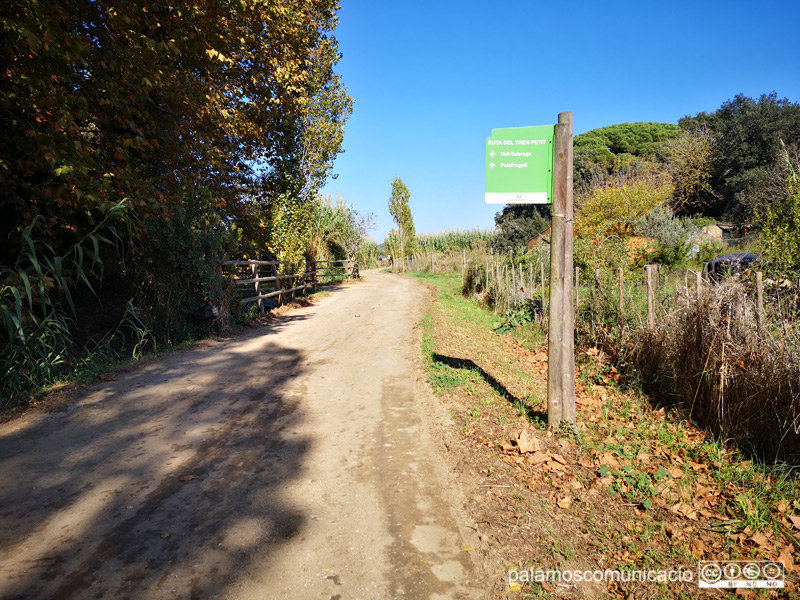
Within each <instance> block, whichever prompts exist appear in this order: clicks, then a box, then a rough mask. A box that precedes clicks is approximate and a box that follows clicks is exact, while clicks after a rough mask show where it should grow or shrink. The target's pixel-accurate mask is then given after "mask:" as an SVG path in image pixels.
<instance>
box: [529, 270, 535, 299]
mask: <svg viewBox="0 0 800 600" xmlns="http://www.w3.org/2000/svg"><path fill="white" fill-rule="evenodd" d="M534 297H535V295H534V293H533V263H528V298H530V299H531V300H533V298H534Z"/></svg>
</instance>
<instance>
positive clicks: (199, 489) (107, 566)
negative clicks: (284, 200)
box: [0, 315, 309, 598]
mask: <svg viewBox="0 0 800 600" xmlns="http://www.w3.org/2000/svg"><path fill="white" fill-rule="evenodd" d="M302 318H303V315H296V316H292V317H288V318H283V319H281V321H279V322H278V323H276V324H275V326H276V327H278V328H282V327H285V326H286V325H288V324H290V323H291V322H293V321H294V320H297V319H302ZM274 330H275V329H274V328H273V327H271V328H270V331H274ZM267 333H269V331H268V332H267ZM270 337H271V336H269V335H264V330H261V331H256V332H253V333H252V334H247V335H244V336H239V337H237V338H236V339H235V340H229V341H226V342H224V343H220V344H213V345H211V346H209V347H204V348H196V349H193V350H190V351H187V352H182V353H176V354H174V355H170V356H167V357H162V358H161V359H159V360H158V361H153V362H152V363H150V364H145V365H143V366H141V367H140V368H137V369H136V370H134V371H132V372H129V373H122V374H119V375H117V380H116V381H112V382H108V383H106V384H103V385H99V386H93V387H92V388H89V390H87V395H86V396H85V397H84V398H83V399H82V400H80V401H79V402H77V403H76V404H75V405H73V406H70V407H67V408H66V409H65V410H64V411H62V412H60V413H54V414H46V415H39V416H35V415H34V416H30V415H29V416H28V417H26V418H25V419H21V420H19V421H17V422H12V423H7V424H5V425H3V426H2V427H0V481H2V482H3V485H2V487H0V597H2V598H71V597H107V598H111V597H114V598H162V597H163V598H167V597H169V598H209V597H214V596H215V594H219V593H221V592H223V591H224V590H226V589H229V586H230V585H231V584H232V582H235V580H236V579H237V577H238V576H239V575H240V574H241V572H242V571H243V570H247V569H248V568H250V566H251V565H250V561H251V558H252V557H251V554H252V551H253V550H254V549H255V548H258V550H259V556H261V557H262V559H261V560H263V556H264V554H265V553H264V550H265V548H267V549H268V548H270V547H275V546H278V545H280V544H282V543H284V542H286V541H287V540H289V539H290V538H292V537H293V536H296V535H298V533H299V532H300V531H301V529H302V527H303V524H304V520H303V517H302V516H301V515H302V513H301V510H300V507H295V506H289V505H287V504H286V503H284V502H283V501H282V499H281V489H282V488H284V487H285V486H288V485H290V484H291V482H292V481H293V480H294V479H295V478H297V477H298V475H300V474H301V465H302V460H303V457H304V455H305V454H306V452H307V450H308V447H309V446H308V444H309V442H308V440H307V439H305V438H303V437H302V436H300V435H296V434H294V433H293V432H292V431H291V430H292V429H293V428H294V427H296V425H297V424H298V423H299V422H301V421H302V420H303V418H304V415H303V412H302V410H301V409H300V408H298V402H297V398H296V394H295V395H294V396H293V392H291V390H288V389H287V387H288V384H289V383H290V382H292V380H293V379H295V378H296V377H298V376H299V375H301V374H302V373H303V366H302V362H301V358H302V357H301V355H300V353H299V352H298V351H297V350H294V349H290V348H284V347H280V346H278V345H276V344H275V343H271V342H270V341H269V338H270ZM262 566H263V565H262Z"/></svg>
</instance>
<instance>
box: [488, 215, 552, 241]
mask: <svg viewBox="0 0 800 600" xmlns="http://www.w3.org/2000/svg"><path fill="white" fill-rule="evenodd" d="M494 223H495V226H496V227H497V235H496V236H495V239H494V248H496V249H497V250H500V251H502V252H515V251H523V252H524V251H526V250H527V244H528V240H529V239H530V238H532V237H533V236H535V235H538V234H540V233H541V232H542V231H544V230H545V229H547V228H548V227H549V226H550V206H548V205H537V204H510V205H508V206H506V207H505V208H503V210H502V211H500V212H499V213H496V214H495V216H494Z"/></svg>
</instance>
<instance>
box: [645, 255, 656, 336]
mask: <svg viewBox="0 0 800 600" xmlns="http://www.w3.org/2000/svg"><path fill="white" fill-rule="evenodd" d="M653 269H654V265H645V267H644V274H645V279H646V280H647V328H648V329H653V328H654V327H655V326H656V311H655V298H654V295H655V290H653Z"/></svg>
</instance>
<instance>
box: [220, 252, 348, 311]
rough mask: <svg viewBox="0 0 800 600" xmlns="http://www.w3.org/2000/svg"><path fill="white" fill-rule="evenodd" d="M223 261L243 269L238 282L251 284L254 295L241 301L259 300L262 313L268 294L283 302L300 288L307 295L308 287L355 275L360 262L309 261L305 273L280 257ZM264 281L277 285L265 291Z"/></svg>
mask: <svg viewBox="0 0 800 600" xmlns="http://www.w3.org/2000/svg"><path fill="white" fill-rule="evenodd" d="M222 264H223V265H225V266H229V267H240V268H241V271H243V273H242V272H240V274H242V275H244V276H243V277H237V278H235V279H234V283H235V285H237V286H249V285H252V286H253V292H254V294H255V295H253V296H248V297H246V298H242V299H241V300H239V302H240V303H241V304H249V303H250V302H257V303H258V311H259V313H260V314H262V315H263V314H264V300H266V299H268V298H275V297H277V299H278V304H279V305H282V304H283V298H284V294H291V295H292V298H294V297H295V293H296V292H298V291H301V290H302V292H303V294H304V295H305V294H306V290H307V289H308V288H313V289H314V291H316V290H317V287H318V286H320V285H326V283H327V284H330V283H332V282H333V281H339V280H342V279H350V278H353V279H356V278H358V276H359V275H358V262H356V261H354V260H317V261H308V262H306V269H305V271H304V272H302V273H300V272H294V273H293V272H292V271H299V268H298V267H299V265H298V264H297V263H291V262H286V261H281V260H228V261H225V262H224V263H222ZM264 271H267V272H268V274H264ZM281 271H283V272H281ZM248 275H249V276H248ZM325 280H327V281H325ZM286 282H288V283H286ZM262 283H271V284H272V285H273V287H274V289H273V290H271V291H266V290H264V289H262V287H261V284H262Z"/></svg>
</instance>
